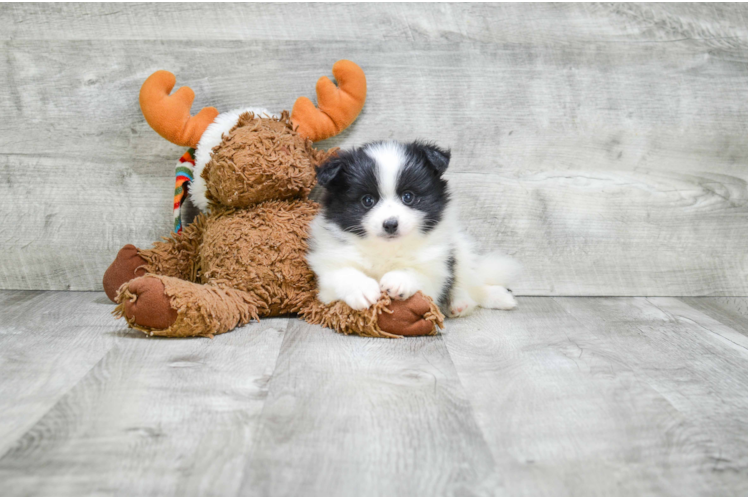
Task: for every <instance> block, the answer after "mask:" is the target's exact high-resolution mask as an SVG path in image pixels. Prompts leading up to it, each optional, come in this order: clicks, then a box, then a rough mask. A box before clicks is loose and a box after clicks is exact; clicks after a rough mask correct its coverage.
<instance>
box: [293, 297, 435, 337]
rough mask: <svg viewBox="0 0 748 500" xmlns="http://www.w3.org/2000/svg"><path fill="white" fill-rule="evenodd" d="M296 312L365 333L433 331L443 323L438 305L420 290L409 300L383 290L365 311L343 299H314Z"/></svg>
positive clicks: (317, 321) (348, 331)
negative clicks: (376, 300)
mask: <svg viewBox="0 0 748 500" xmlns="http://www.w3.org/2000/svg"><path fill="white" fill-rule="evenodd" d="M299 314H300V315H301V316H302V317H303V318H304V319H305V320H306V321H307V322H309V323H312V324H315V325H322V326H325V327H328V328H332V329H334V330H336V331H338V332H340V333H345V334H346V335H348V334H356V335H361V336H364V337H387V338H401V337H404V336H406V337H408V336H418V335H436V332H437V327H439V328H443V327H444V323H443V321H444V316H443V315H442V313H441V312H440V311H439V308H438V307H437V306H436V304H434V301H433V300H431V298H430V297H427V296H425V295H423V294H421V293H420V292H418V293H416V294H415V295H413V296H412V297H410V298H409V299H408V300H394V301H393V300H391V299H390V298H389V297H387V295H386V294H383V295H382V297H381V298H380V299H379V302H377V303H376V304H374V305H373V306H371V307H370V308H369V309H366V310H364V311H356V310H355V309H351V308H350V307H349V306H348V305H347V304H346V303H345V302H343V301H336V302H333V303H331V304H323V303H322V302H320V301H319V300H317V299H314V300H313V301H311V302H310V303H309V304H307V305H305V306H304V307H303V308H302V309H301V311H299Z"/></svg>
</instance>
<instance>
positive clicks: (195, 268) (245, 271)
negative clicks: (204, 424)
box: [107, 112, 444, 338]
mask: <svg viewBox="0 0 748 500" xmlns="http://www.w3.org/2000/svg"><path fill="white" fill-rule="evenodd" d="M330 154H334V151H318V150H315V149H314V148H313V147H312V145H311V142H310V141H309V140H308V139H303V138H302V137H300V136H299V135H298V134H297V132H295V131H294V130H293V129H292V126H291V124H290V122H289V121H288V114H287V113H285V112H284V113H283V115H282V116H281V117H280V119H274V118H259V117H256V116H254V115H252V114H251V113H246V114H244V115H242V116H241V118H240V120H239V123H238V124H237V126H236V127H234V128H233V129H232V130H231V131H230V132H229V133H228V134H226V135H225V136H224V140H223V142H222V143H221V144H219V145H218V146H216V147H215V148H214V150H213V156H212V158H211V160H210V161H209V162H208V164H207V165H206V168H205V169H204V171H203V178H204V179H205V181H206V185H207V187H208V198H209V199H210V201H211V211H210V213H209V214H207V215H205V214H203V215H200V216H199V217H197V218H196V219H195V221H194V222H193V223H192V224H191V225H189V226H188V227H186V228H185V229H184V231H183V232H182V234H180V235H174V234H172V236H171V237H170V238H168V239H166V241H163V242H159V243H156V244H154V246H153V248H151V249H150V250H139V251H138V250H137V249H135V247H132V246H131V245H130V246H128V247H125V249H127V250H126V251H125V249H123V250H122V251H121V253H122V252H124V254H123V257H122V261H121V262H120V257H119V256H118V260H115V263H114V264H112V266H111V267H110V269H120V268H121V267H123V265H124V264H123V263H127V262H130V260H133V259H134V260H133V262H139V263H140V266H139V267H138V269H139V271H138V273H140V274H144V273H145V272H146V271H147V272H148V273H149V274H145V276H143V277H139V278H136V279H133V280H132V281H129V282H127V279H131V278H132V277H134V276H135V273H134V271H129V272H130V274H129V276H130V278H127V276H128V275H127V273H126V272H125V271H123V272H119V271H118V272H117V273H115V272H114V271H112V273H111V276H112V277H115V276H116V277H117V279H116V280H114V279H112V283H115V284H116V282H117V281H119V283H120V284H122V283H124V284H122V286H121V287H119V291H118V292H117V294H116V297H115V300H116V302H117V303H118V304H119V305H118V306H117V308H116V309H115V314H116V315H117V316H118V317H124V318H125V320H126V321H127V323H128V324H129V325H130V326H131V327H133V328H137V329H139V330H141V331H143V332H146V333H147V334H149V335H159V336H166V337H189V336H207V337H211V336H213V335H216V334H219V333H224V332H227V331H229V330H232V329H234V328H236V327H237V326H241V325H244V324H246V323H248V322H249V321H250V320H252V319H259V318H260V317H263V316H275V315H279V314H299V315H300V316H301V317H303V318H304V319H305V320H306V321H308V322H310V323H313V324H319V325H323V326H326V327H329V328H333V329H335V330H337V331H339V332H342V333H345V334H358V335H364V336H369V337H388V338H400V337H401V336H406V335H433V334H435V333H436V331H437V330H436V329H437V327H441V326H442V325H443V323H442V321H443V319H444V318H443V316H442V315H441V313H440V312H439V309H438V308H437V307H436V305H435V304H434V302H433V300H431V299H430V298H429V297H425V296H423V295H421V294H417V295H415V296H414V297H411V298H410V299H408V300H406V301H394V302H393V301H391V300H390V299H389V298H388V297H387V296H386V295H383V296H382V298H381V299H380V300H379V302H378V303H377V304H375V305H374V306H372V307H371V308H369V309H368V310H366V311H355V310H353V309H351V308H350V307H348V306H347V305H346V304H345V303H343V302H335V303H332V304H322V303H321V302H319V300H318V299H317V287H316V282H315V276H314V273H313V272H312V271H311V269H310V268H309V266H308V265H307V263H306V259H305V256H306V252H307V238H308V232H307V231H308V228H309V224H310V223H311V221H312V219H313V218H314V216H315V215H316V214H317V212H318V211H319V205H318V204H317V203H316V202H314V201H311V200H309V199H308V198H307V195H308V194H309V192H310V190H311V189H312V187H313V186H314V184H315V176H314V166H315V165H317V164H318V163H319V162H320V161H322V160H323V159H325V158H326V157H327V156H328V155H330ZM137 259H139V260H137ZM125 267H126V266H125ZM126 269H129V268H126ZM107 273H109V271H107ZM123 280H124V281H123ZM110 286H113V285H110ZM115 290H116V288H115Z"/></svg>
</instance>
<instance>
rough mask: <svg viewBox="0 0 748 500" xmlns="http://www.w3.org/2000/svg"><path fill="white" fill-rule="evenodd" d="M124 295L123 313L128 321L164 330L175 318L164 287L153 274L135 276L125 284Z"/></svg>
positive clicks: (175, 314)
mask: <svg viewBox="0 0 748 500" xmlns="http://www.w3.org/2000/svg"><path fill="white" fill-rule="evenodd" d="M127 291H128V292H129V293H126V294H125V295H124V298H123V300H124V315H125V318H127V320H128V322H132V323H135V324H136V325H138V326H142V327H144V328H147V329H149V330H166V329H167V328H169V327H170V326H171V325H173V324H174V322H175V321H176V320H177V311H175V310H174V309H173V308H172V307H171V302H170V300H169V297H168V296H167V295H166V289H165V287H164V284H163V283H162V282H161V280H160V279H158V278H155V277H153V276H146V277H144V278H137V279H134V280H132V281H131V282H130V283H128V284H127Z"/></svg>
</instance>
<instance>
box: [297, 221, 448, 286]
mask: <svg viewBox="0 0 748 500" xmlns="http://www.w3.org/2000/svg"><path fill="white" fill-rule="evenodd" d="M439 229H441V228H439ZM310 233H311V241H310V246H311V248H312V251H311V252H310V253H309V254H308V256H307V259H308V261H309V265H310V266H311V267H312V269H314V270H315V272H316V273H317V275H318V276H322V275H325V274H328V273H330V272H333V271H334V270H336V269H340V268H346V267H347V268H353V269H356V270H358V271H360V272H361V273H363V274H364V275H366V276H367V277H369V278H371V279H373V280H376V281H377V283H380V282H381V281H382V279H383V278H384V276H385V275H387V273H391V272H393V271H397V270H403V269H406V270H411V271H413V272H415V273H418V274H419V275H420V276H421V277H422V278H421V279H420V281H421V283H419V284H418V285H419V287H420V288H419V289H420V290H421V291H422V292H423V293H425V294H427V295H430V296H432V297H434V298H438V296H439V294H440V293H441V289H442V287H443V286H444V282H445V281H446V280H447V279H448V277H449V266H448V260H449V256H450V245H449V243H448V241H443V238H442V235H441V234H440V233H442V231H439V230H437V231H435V232H434V233H436V234H430V235H428V236H424V235H421V234H414V235H410V236H408V237H405V238H399V239H397V240H394V241H383V240H381V239H376V238H356V237H351V236H350V235H347V234H345V233H344V232H342V231H340V230H339V229H338V228H336V227H335V226H333V225H331V224H329V223H326V222H325V220H324V217H318V218H317V219H315V220H314V222H313V223H312V227H311V231H310ZM423 277H428V279H425V280H424V279H423ZM406 295H407V294H406Z"/></svg>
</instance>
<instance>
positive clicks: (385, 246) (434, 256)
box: [307, 141, 520, 317]
mask: <svg viewBox="0 0 748 500" xmlns="http://www.w3.org/2000/svg"><path fill="white" fill-rule="evenodd" d="M429 147H432V146H430V145H423V144H420V143H414V144H411V145H403V144H400V143H397V142H392V141H391V142H384V143H375V144H370V145H367V146H364V147H363V148H361V149H360V150H359V151H358V152H357V153H354V154H358V156H347V157H346V156H344V157H343V158H342V159H341V160H340V161H339V163H340V162H342V166H341V165H337V168H338V169H339V170H340V171H339V172H337V175H335V177H336V178H337V180H335V181H330V182H329V184H333V183H334V182H338V183H342V184H341V185H340V186H339V190H338V191H337V192H336V190H335V189H329V190H328V193H327V194H326V200H327V201H326V202H325V201H323V210H322V211H321V212H320V214H319V215H318V216H317V217H316V218H315V219H314V221H313V222H312V224H311V227H310V251H309V253H308V255H307V260H308V262H309V265H310V266H311V268H312V270H313V271H314V272H315V273H316V275H317V279H318V286H319V299H320V300H321V301H322V302H325V303H329V302H332V301H335V300H343V301H345V302H346V303H347V304H348V305H349V306H351V307H352V308H354V309H358V310H361V309H366V308H368V307H369V306H371V305H372V304H374V303H375V302H376V301H377V300H378V298H379V296H380V292H381V291H386V292H387V293H388V294H389V295H390V296H391V297H392V298H395V299H407V298H408V297H410V296H411V295H413V294H414V293H416V292H417V291H419V290H420V291H421V292H422V293H424V294H426V295H429V296H430V297H432V298H434V299H435V300H439V297H442V304H440V305H441V306H442V308H443V309H444V310H445V313H446V314H447V315H448V316H450V317H457V316H464V315H467V314H469V313H471V312H472V311H473V310H474V309H475V308H476V307H477V306H481V307H485V308H491V309H512V308H514V307H515V306H516V304H517V303H516V300H515V299H514V297H513V295H512V293H511V292H510V291H509V290H508V289H507V286H508V285H509V284H510V283H511V282H512V280H513V279H514V278H515V276H516V275H517V273H518V272H519V269H520V266H519V264H518V263H517V262H516V261H514V260H513V259H511V258H509V257H506V256H503V255H500V254H496V253H490V254H486V255H479V254H478V253H477V252H476V250H475V246H474V244H473V242H472V241H471V240H470V238H469V237H468V235H466V234H465V233H464V232H463V231H462V230H461V226H460V222H459V219H458V216H457V212H456V208H455V207H454V202H450V201H449V193H448V191H446V189H447V186H446V182H445V181H441V180H440V181H439V182H440V183H441V184H439V185H440V186H442V187H443V189H444V190H445V191H446V192H445V193H442V195H446V196H442V198H443V199H441V201H439V200H440V198H439V197H437V196H431V197H429V196H430V193H428V192H423V191H421V192H418V190H419V189H426V188H428V186H424V185H423V183H420V184H421V185H419V186H415V187H413V186H410V187H409V186H408V185H407V182H408V177H410V178H413V179H423V177H419V175H422V174H423V172H419V171H418V169H430V168H431V166H430V165H429V157H430V156H432V152H431V151H428V150H427V151H425V153H423V154H422V153H421V150H420V149H419V148H429ZM435 150H436V151H437V152H440V153H442V154H446V162H447V163H448V162H449V153H448V152H444V151H442V150H439V149H438V148H435ZM434 154H435V153H434ZM437 163H438V156H437ZM325 168H326V167H325V166H322V167H321V169H320V172H322V170H324V169H325ZM367 169H371V170H373V172H371V173H373V174H374V177H375V178H376V181H375V182H376V191H377V193H376V194H374V197H375V198H376V203H375V204H374V205H373V206H372V207H370V208H368V209H366V211H365V212H364V213H362V215H361V217H360V218H355V217H353V218H351V217H348V218H343V217H340V218H339V219H336V217H335V216H333V214H332V213H331V210H346V206H347V205H346V204H345V203H342V204H341V203H339V201H340V200H336V199H334V197H335V196H346V197H350V196H352V198H351V201H350V202H349V203H350V204H351V205H350V207H349V209H351V210H353V209H355V210H360V209H361V207H358V206H355V205H354V204H355V203H358V196H360V195H361V193H363V192H364V191H367V188H366V187H364V185H365V184H366V183H365V182H364V181H361V179H362V178H364V177H365V176H366V175H367V174H370V172H366V170H367ZM443 169H446V164H445V165H444V168H443ZM443 169H441V171H438V172H433V175H436V176H438V177H439V178H440V177H441V174H442V173H443ZM346 175H347V176H349V177H350V179H349V180H348V181H346V179H345V176H346ZM429 175H432V174H431V173H430V174H429ZM328 176H329V175H328ZM318 178H320V183H322V178H321V174H320V173H319V172H318ZM346 182H347V184H346ZM357 182H358V184H357ZM434 185H435V186H436V185H437V184H434ZM326 187H328V188H331V186H330V185H328V186H326ZM357 189H358V190H359V192H358V193H356V190H357ZM368 190H369V191H372V190H373V189H372V188H371V186H370V188H369V189H368ZM411 190H412V191H413V192H415V193H416V194H415V196H416V197H417V199H416V201H414V202H412V203H411V205H408V204H406V203H404V201H403V200H409V199H410V198H408V197H407V195H405V194H404V193H405V192H406V191H411ZM352 192H353V193H354V194H351V193H352ZM431 195H433V193H431ZM418 198H422V199H423V200H424V201H423V203H420V204H419V199H418ZM428 200H432V202H431V203H429V202H428ZM364 201H368V200H364ZM336 202H337V203H336ZM440 203H441V205H439V204H440ZM345 215H346V216H347V215H348V214H345ZM359 219H360V220H359ZM341 220H345V221H346V222H345V223H341ZM392 220H396V221H397V230H396V232H395V234H388V233H387V232H386V231H384V230H383V229H382V228H383V224H384V223H385V221H392ZM351 221H355V222H356V224H355V229H352V226H353V225H354V224H352V223H351ZM429 221H430V224H429V223H427V222H429Z"/></svg>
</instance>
